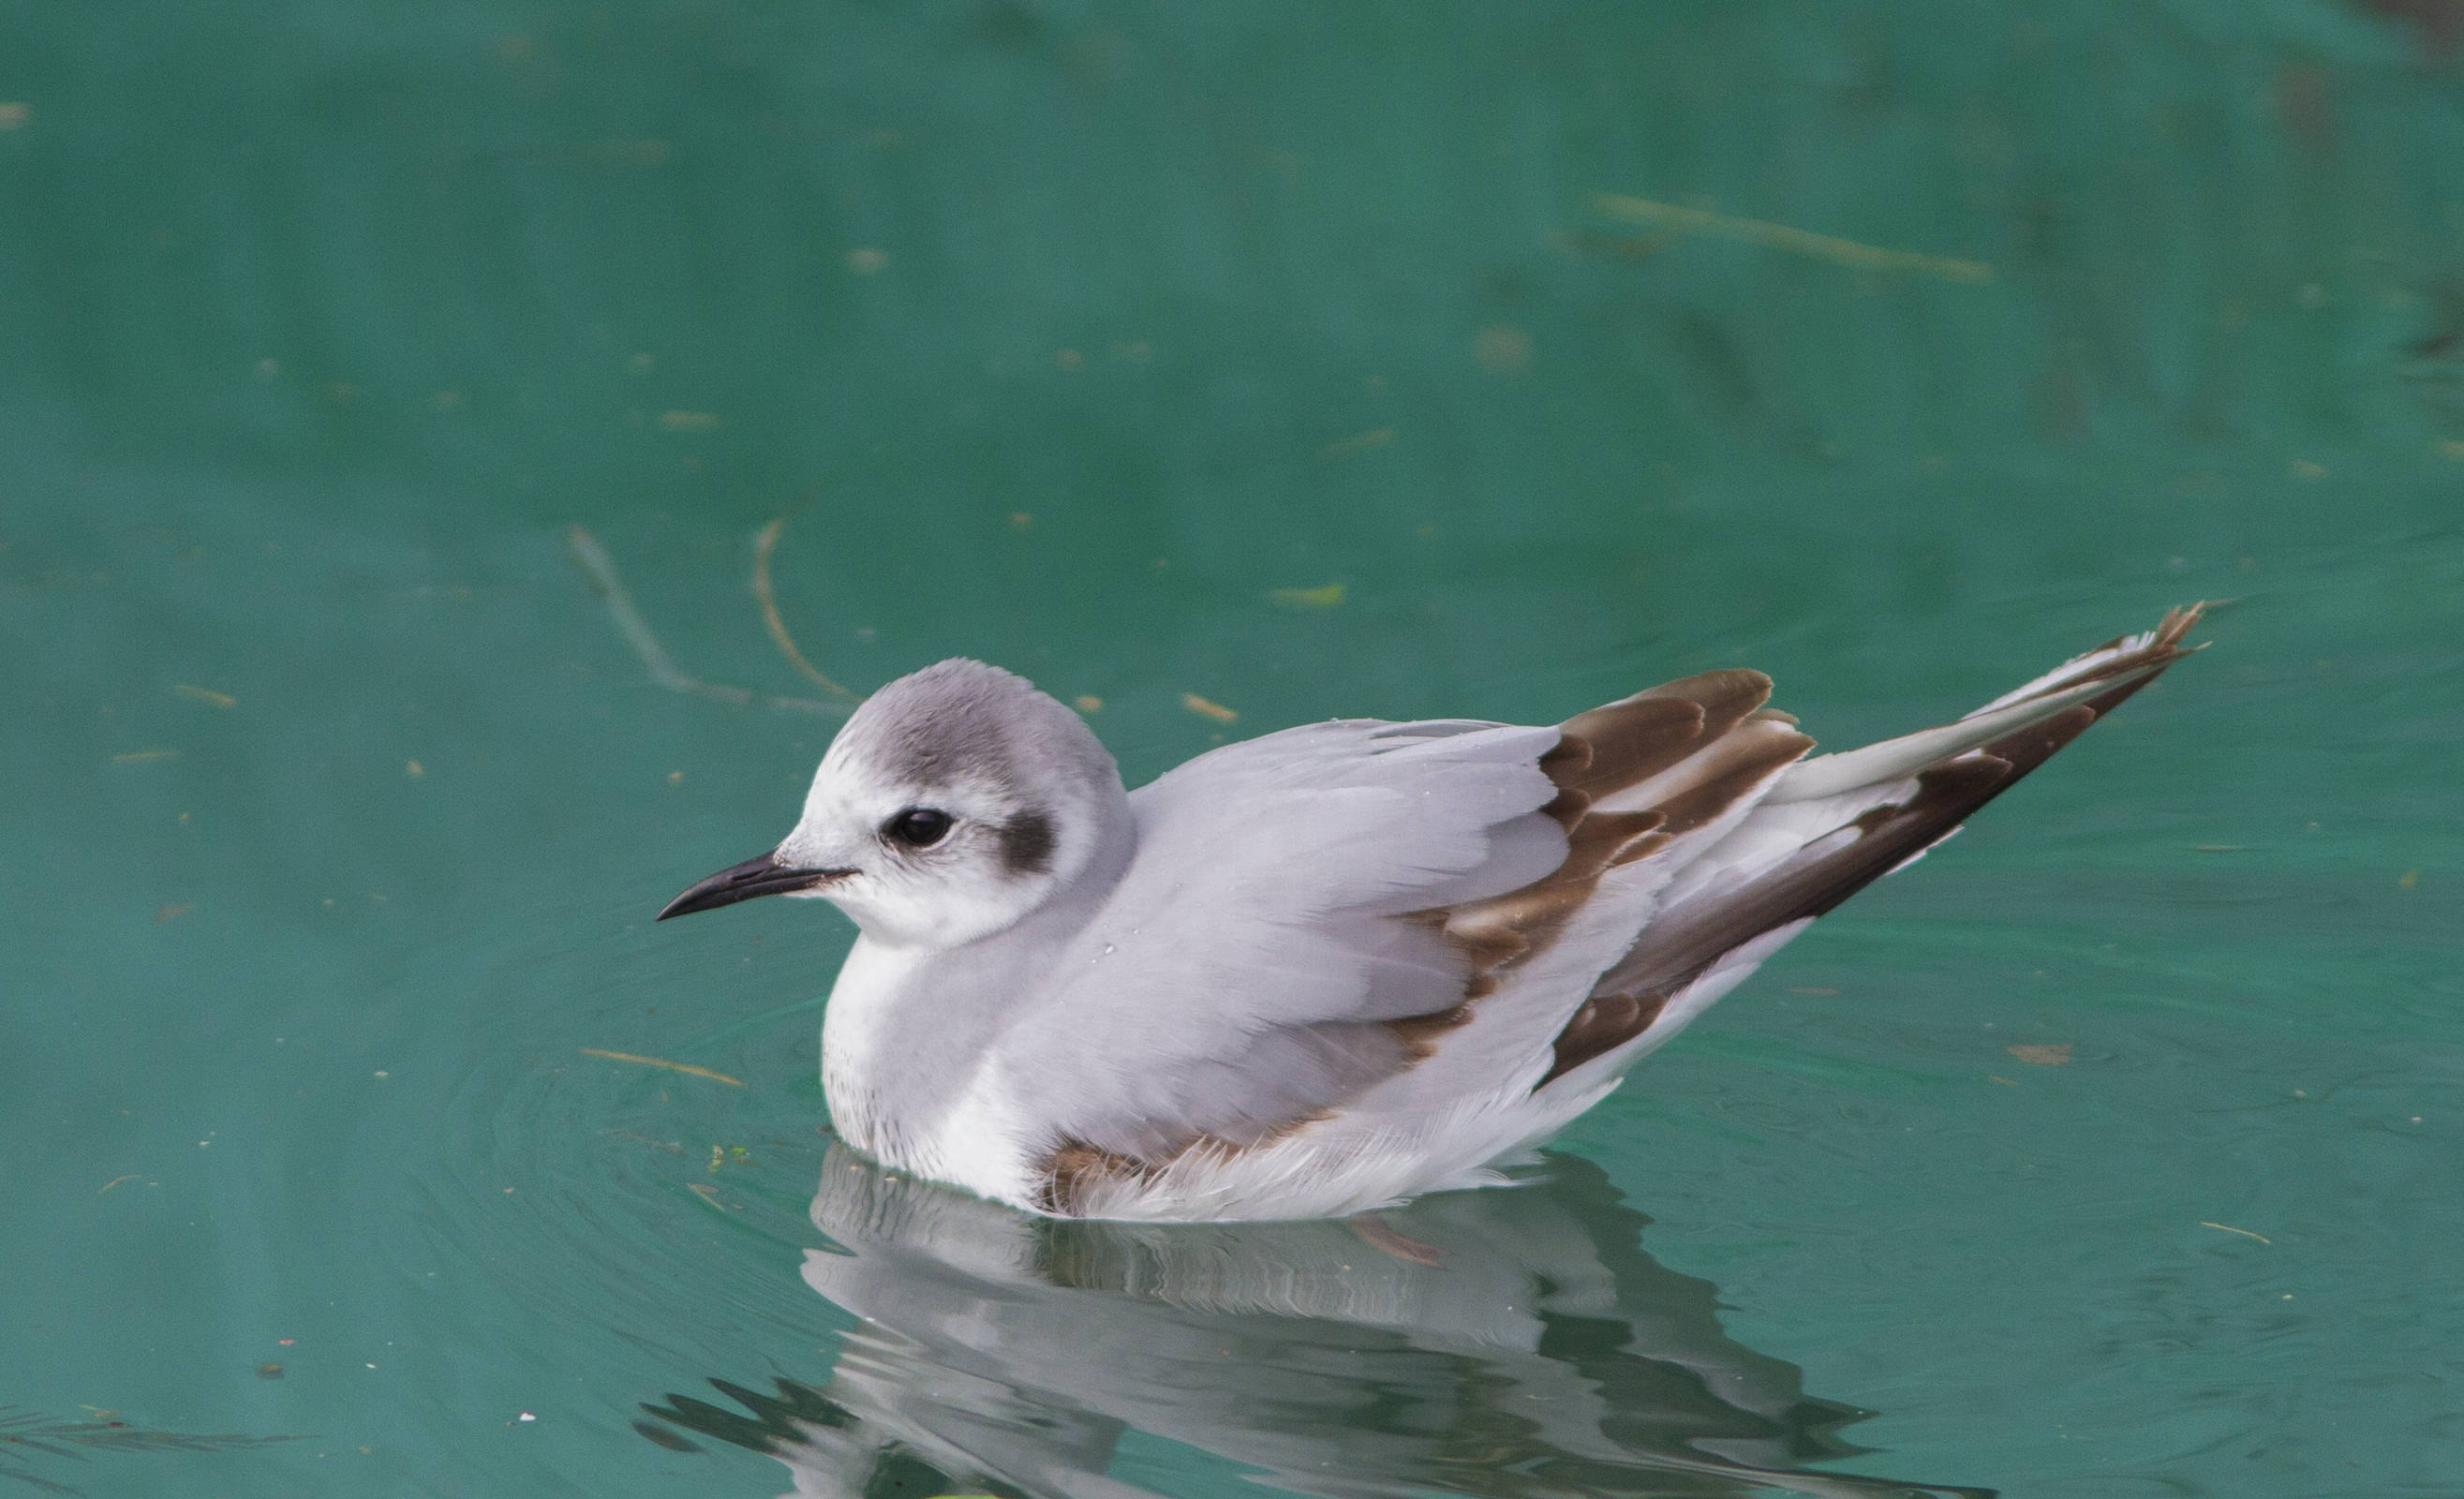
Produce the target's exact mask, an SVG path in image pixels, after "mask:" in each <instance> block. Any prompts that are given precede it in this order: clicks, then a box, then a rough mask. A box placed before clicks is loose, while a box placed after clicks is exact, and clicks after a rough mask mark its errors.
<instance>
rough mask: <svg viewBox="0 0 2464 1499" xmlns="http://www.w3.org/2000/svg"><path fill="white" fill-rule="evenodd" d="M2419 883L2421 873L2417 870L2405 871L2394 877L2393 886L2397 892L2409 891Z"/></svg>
mask: <svg viewBox="0 0 2464 1499" xmlns="http://www.w3.org/2000/svg"><path fill="white" fill-rule="evenodd" d="M2420 883H2421V871H2419V870H2407V871H2404V872H2403V873H2402V874H2399V875H2397V876H2396V877H2395V886H2396V889H2398V890H2410V889H2412V888H2413V887H2414V886H2416V885H2418V884H2420Z"/></svg>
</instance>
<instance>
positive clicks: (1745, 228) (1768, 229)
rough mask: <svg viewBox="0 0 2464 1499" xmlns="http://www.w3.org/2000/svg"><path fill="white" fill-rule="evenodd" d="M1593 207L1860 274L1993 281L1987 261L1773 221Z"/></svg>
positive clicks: (1613, 197) (1644, 204) (1598, 198)
mask: <svg viewBox="0 0 2464 1499" xmlns="http://www.w3.org/2000/svg"><path fill="white" fill-rule="evenodd" d="M1592 207H1593V208H1595V209H1598V210H1599V211H1600V212H1602V213H1605V214H1608V215H1609V216H1610V217H1612V218H1620V219H1624V220H1626V221H1627V222H1628V223H1633V224H1649V225H1653V226H1655V227H1658V228H1661V229H1670V230H1676V231H1681V232H1683V233H1690V234H1710V235H1714V236H1717V237H1719V238H1721V239H1739V240H1744V241H1745V242H1746V243H1748V244H1751V245H1763V246H1766V247H1768V248H1770V249H1772V250H1784V251H1787V252H1788V253H1789V254H1798V255H1806V256H1809V257H1811V258H1813V259H1815V260H1827V261H1830V262H1831V263H1832V264H1833V265H1841V266H1846V267H1848V268H1849V269H1851V270H1855V271H1905V272H1909V273H1911V274H1913V275H1917V276H1938V277H1940V278H1941V279H1943V280H1946V281H1969V282H1981V281H1991V280H1992V279H1993V268H1992V267H1991V266H1990V265H1988V264H1986V263H1985V262H1984V261H1982V260H1957V259H1953V258H1951V257H1949V256H1947V255H1927V254H1917V253H1916V252H1915V251H1911V250H1885V249H1883V248H1882V247H1881V246H1880V245H1866V244H1859V243H1858V242H1857V241H1856V240H1853V239H1841V238H1839V237H1838V236H1837V235H1834V234H1817V233H1815V232H1814V231H1812V230H1804V229H1797V228H1794V227H1793V226H1791V225H1787V224H1774V223H1771V221H1769V220H1767V219H1743V218H1733V217H1731V216H1729V215H1728V214H1726V213H1714V212H1712V211H1711V210H1710V209H1689V208H1686V207H1684V206H1683V204H1676V203H1656V202H1654V201H1652V200H1651V199H1649V198H1631V197H1628V196H1626V195H1625V194H1623V193H1619V192H1595V193H1593V194H1592Z"/></svg>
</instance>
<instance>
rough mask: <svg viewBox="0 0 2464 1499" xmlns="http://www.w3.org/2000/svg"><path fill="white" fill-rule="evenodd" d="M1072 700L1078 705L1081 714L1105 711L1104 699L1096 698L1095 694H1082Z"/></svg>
mask: <svg viewBox="0 0 2464 1499" xmlns="http://www.w3.org/2000/svg"><path fill="white" fill-rule="evenodd" d="M1070 700H1071V701H1072V702H1074V703H1076V704H1077V705H1078V711H1079V712H1080V713H1102V712H1103V711H1104V699H1102V698H1101V697H1098V696H1096V695H1095V694H1093V693H1080V694H1078V695H1077V696H1076V697H1074V698H1072V699H1070Z"/></svg>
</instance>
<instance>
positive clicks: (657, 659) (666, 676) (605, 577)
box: [115, 526, 847, 759]
mask: <svg viewBox="0 0 2464 1499" xmlns="http://www.w3.org/2000/svg"><path fill="white" fill-rule="evenodd" d="M565 540H566V541H567V542H568V543H569V544H570V545H571V546H572V548H573V560H574V561H575V562H578V563H580V564H581V567H582V571H583V576H584V577H586V578H588V579H589V580H590V586H591V588H592V589H593V590H594V591H596V592H597V593H598V595H599V596H600V597H601V598H603V599H605V600H606V601H607V613H608V616H609V617H610V618H612V619H613V620H615V621H616V632H617V633H618V634H621V635H623V636H624V637H625V642H626V644H627V645H629V646H631V647H632V648H633V653H634V654H635V655H637V656H640V657H641V658H642V667H643V670H645V671H647V672H649V673H650V680H651V681H653V682H655V683H657V684H658V685H659V686H661V687H664V688H666V689H667V690H668V691H670V692H671V693H683V694H686V695H687V696H691V697H706V698H708V699H710V700H711V701H712V702H720V703H728V704H732V705H733V706H736V707H738V708H742V707H747V706H749V705H751V704H753V703H755V702H759V703H760V704H761V705H762V706H764V707H768V708H779V709H785V710H791V711H793V712H797V713H845V712H847V705H846V704H844V703H825V702H822V701H820V700H819V699H817V698H812V697H771V696H767V695H764V694H759V693H755V692H753V691H752V690H751V689H749V688H743V687H727V686H723V685H721V684H719V683H716V682H705V681H703V680H702V679H701V678H700V677H697V676H692V675H689V674H687V673H686V672H683V671H682V670H680V669H679V668H678V667H677V666H676V663H675V660H674V658H672V657H671V656H670V655H669V654H668V650H667V648H666V647H665V646H662V645H660V644H659V637H658V636H657V635H656V634H654V633H652V632H651V629H650V625H649V621H648V620H645V619H644V618H642V611H641V610H640V609H637V608H635V607H634V606H633V596H632V595H631V594H630V593H627V591H626V590H625V582H624V580H623V579H621V578H619V577H617V576H616V561H615V559H614V558H611V557H609V556H608V555H607V549H606V548H605V547H604V546H602V545H600V544H599V539H598V538H597V537H595V536H592V535H591V534H590V533H589V532H588V531H585V530H583V528H582V527H580V526H572V527H568V528H567V529H566V531H565ZM165 753H176V752H165ZM116 758H117V757H115V759H116Z"/></svg>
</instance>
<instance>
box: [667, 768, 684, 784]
mask: <svg viewBox="0 0 2464 1499" xmlns="http://www.w3.org/2000/svg"><path fill="white" fill-rule="evenodd" d="M684 783H685V773H684V772H683V771H681V770H671V771H669V772H668V784H670V785H671V786H680V785H683V784H684Z"/></svg>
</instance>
